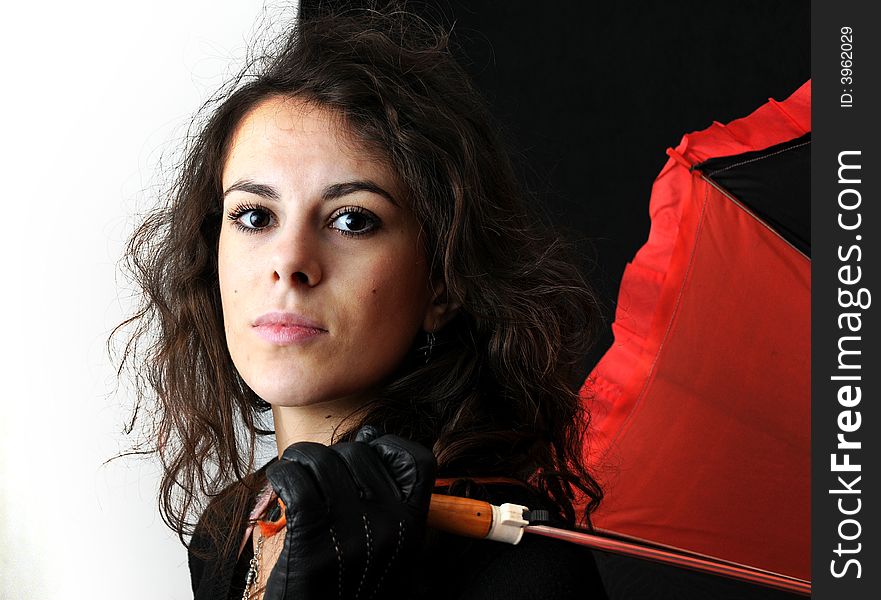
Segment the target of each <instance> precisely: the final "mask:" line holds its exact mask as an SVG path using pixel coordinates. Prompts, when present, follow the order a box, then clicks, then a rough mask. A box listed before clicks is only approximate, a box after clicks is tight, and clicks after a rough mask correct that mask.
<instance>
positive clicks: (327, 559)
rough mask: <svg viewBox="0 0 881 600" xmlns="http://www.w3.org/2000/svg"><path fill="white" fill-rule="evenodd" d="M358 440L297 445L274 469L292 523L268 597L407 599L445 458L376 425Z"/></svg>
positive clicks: (274, 479)
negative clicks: (439, 463) (413, 564)
mask: <svg viewBox="0 0 881 600" xmlns="http://www.w3.org/2000/svg"><path fill="white" fill-rule="evenodd" d="M355 439H356V441H354V442H343V443H339V444H334V445H333V446H329V447H328V446H324V445H322V444H316V443H312V442H300V443H296V444H293V445H291V446H290V447H288V448H287V450H285V451H284V454H283V455H282V457H281V460H279V461H278V462H277V463H275V464H273V465H272V466H271V467H269V469H268V470H267V473H266V474H267V477H268V478H269V481H270V483H271V484H272V487H273V488H274V489H275V491H276V493H278V495H279V497H280V498H281V500H282V501H283V502H284V505H285V518H286V520H287V526H286V531H285V540H284V547H283V548H282V551H281V555H280V556H279V558H278V562H276V564H275V567H274V568H273V569H272V572H271V573H270V575H269V580H268V582H267V586H266V594H265V596H264V598H265V600H294V599H296V600H318V599H321V600H332V599H334V598H337V599H339V600H343V599H352V600H354V599H355V598H359V599H362V600H368V599H370V598H383V599H385V598H396V597H406V595H407V594H406V589H407V587H408V585H407V581H406V576H407V574H408V573H409V572H410V570H409V569H408V568H407V566H408V563H409V562H410V561H411V560H412V559H413V557H414V555H416V554H417V553H418V549H419V548H420V545H421V543H422V537H423V534H424V532H425V521H426V518H427V515H428V505H429V502H430V501H431V492H432V489H433V486H434V478H435V470H436V462H435V459H434V456H433V455H432V453H431V452H430V451H429V450H428V449H427V448H425V447H423V446H420V445H419V444H417V443H415V442H411V441H409V440H405V439H402V438H399V437H397V436H394V435H383V436H382V437H379V434H378V432H377V430H376V429H374V428H372V427H364V428H362V429H361V430H360V431H359V432H358V434H357V436H356V438H355Z"/></svg>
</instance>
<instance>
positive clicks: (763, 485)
mask: <svg viewBox="0 0 881 600" xmlns="http://www.w3.org/2000/svg"><path fill="white" fill-rule="evenodd" d="M810 96H811V86H810V81H808V82H807V83H805V84H804V85H803V86H802V87H800V88H799V89H798V90H797V91H796V92H795V93H793V94H792V96H790V97H789V98H788V99H787V100H785V101H783V102H777V101H774V100H770V101H769V102H768V103H767V104H765V105H763V106H762V107H760V108H759V109H758V110H756V111H755V112H754V113H752V114H751V115H749V116H747V117H745V118H743V119H739V120H736V121H733V122H731V123H729V124H727V125H723V124H720V123H713V125H712V126H710V127H709V128H708V129H705V130H703V131H700V132H697V133H691V134H688V135H685V136H684V137H683V138H682V141H681V142H680V143H679V145H678V146H677V147H676V148H675V149H670V150H668V151H667V154H668V155H669V157H670V158H669V160H668V161H667V163H666V165H665V166H664V168H663V169H662V171H661V173H660V175H659V176H658V177H657V179H656V181H655V184H654V187H653V190H652V196H651V200H650V214H651V219H652V224H651V231H650V234H649V238H648V241H647V242H646V243H645V245H644V246H643V247H642V248H641V249H640V250H639V252H638V253H637V254H636V256H635V257H634V259H633V260H632V262H630V263H629V264H628V265H627V268H626V270H625V272H624V277H623V279H622V282H621V287H620V291H619V296H618V304H617V308H616V314H615V321H614V323H613V325H612V329H613V333H614V336H615V341H614V343H613V345H612V347H611V348H610V349H609V350H608V352H607V353H606V354H605V355H604V356H603V357H602V358H601V360H600V361H599V363H598V364H597V366H596V367H595V369H594V370H593V371H592V372H591V373H590V375H589V376H588V378H587V380H586V382H585V384H584V386H583V388H582V397H583V398H584V399H585V401H586V402H589V404H590V407H591V411H592V435H593V437H592V439H591V444H590V450H589V453H588V456H587V460H588V463H589V464H590V466H591V467H592V468H593V470H594V472H595V473H597V475H598V476H599V478H600V480H601V482H602V484H603V486H604V489H605V492H606V497H605V499H604V501H603V504H602V506H601V507H600V509H599V510H598V511H597V513H596V514H595V517H594V519H595V525H596V526H597V528H598V531H599V533H600V534H601V535H603V536H605V537H608V538H614V539H618V540H624V541H627V542H630V543H631V544H632V545H633V547H636V548H639V547H643V548H649V547H653V548H660V549H663V550H664V551H665V552H667V553H668V554H669V556H671V557H673V556H679V557H680V558H681V557H683V556H697V557H699V558H700V560H698V562H699V563H702V564H703V566H698V567H697V568H700V569H704V570H709V571H714V572H718V573H724V574H727V575H730V576H734V577H739V575H738V573H736V572H734V573H731V572H728V573H726V569H730V568H731V566H732V565H734V566H735V567H737V568H740V567H742V568H743V569H745V570H747V571H754V572H755V573H758V574H761V577H760V578H758V579H755V578H754V579H753V581H759V582H761V583H763V584H765V585H771V586H775V587H778V588H782V589H789V590H795V591H800V592H802V593H805V592H807V591H808V590H809V586H810V584H809V580H810V504H809V498H810V493H809V492H810V489H809V486H810V286H811V277H810V267H811V265H810V217H809V214H810V205H809V198H810V195H809V171H808V168H809V158H810V129H811V125H810ZM656 559H657V557H656ZM659 560H664V559H663V558H660V559H659ZM667 562H676V561H675V560H671V561H667ZM680 564H681V563H680ZM714 564H715V565H716V566H717V568H714V567H713V566H712V565H714ZM707 565H709V567H708V566H707ZM736 570H737V569H735V571H736ZM762 578H764V580H762Z"/></svg>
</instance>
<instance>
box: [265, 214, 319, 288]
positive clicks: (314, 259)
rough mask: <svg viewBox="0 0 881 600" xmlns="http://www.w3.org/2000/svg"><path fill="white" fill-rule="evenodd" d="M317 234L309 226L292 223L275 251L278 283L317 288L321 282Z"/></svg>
mask: <svg viewBox="0 0 881 600" xmlns="http://www.w3.org/2000/svg"><path fill="white" fill-rule="evenodd" d="M320 258H321V257H320V248H319V244H318V234H317V232H315V231H310V228H309V227H308V226H307V225H306V224H303V223H301V224H294V223H289V224H287V227H284V228H283V229H282V230H281V231H280V232H279V235H278V237H277V238H276V240H275V244H274V247H273V249H272V277H273V281H274V282H276V283H279V282H280V283H282V284H284V283H287V284H289V285H292V286H294V287H296V286H299V285H306V286H308V287H314V286H316V285H318V282H319V281H321V274H322V273H321V260H320Z"/></svg>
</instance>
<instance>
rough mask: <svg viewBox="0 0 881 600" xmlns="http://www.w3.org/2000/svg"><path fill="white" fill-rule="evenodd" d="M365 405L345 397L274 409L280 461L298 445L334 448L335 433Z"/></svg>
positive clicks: (275, 407)
mask: <svg viewBox="0 0 881 600" xmlns="http://www.w3.org/2000/svg"><path fill="white" fill-rule="evenodd" d="M363 405H364V401H363V399H358V400H354V399H351V398H341V399H337V400H329V401H327V402H322V403H320V404H312V405H309V406H273V407H272V418H273V421H274V422H275V443H276V446H277V447H278V456H279V458H281V455H282V454H283V453H284V451H285V449H287V447H288V446H290V445H291V444H294V443H296V442H317V443H319V444H324V445H330V443H331V438H332V437H333V433H334V430H335V429H336V428H337V427H339V426H340V424H341V423H343V421H345V420H347V419H346V417H348V416H350V415H351V414H352V413H353V412H355V411H356V410H357V409H358V408H360V407H361V406H363ZM344 426H345V424H344Z"/></svg>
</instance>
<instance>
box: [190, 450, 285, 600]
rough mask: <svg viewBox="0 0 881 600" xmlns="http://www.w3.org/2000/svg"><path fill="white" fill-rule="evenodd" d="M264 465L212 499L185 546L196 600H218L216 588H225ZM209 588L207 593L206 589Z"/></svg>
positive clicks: (261, 479)
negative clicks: (209, 599)
mask: <svg viewBox="0 0 881 600" xmlns="http://www.w3.org/2000/svg"><path fill="white" fill-rule="evenodd" d="M267 466H268V464H267V465H264V466H263V467H262V468H261V469H260V470H258V471H257V472H256V473H254V474H252V475H251V476H249V477H248V478H247V479H246V480H245V481H236V482H233V483H232V484H230V485H228V486H227V487H226V488H224V489H223V490H222V491H221V492H220V493H219V494H217V495H216V496H214V497H213V498H212V499H211V500H210V501H209V502H208V504H207V506H206V507H205V510H204V511H203V512H202V514H201V515H200V517H199V520H198V522H197V524H196V527H195V529H194V531H193V535H192V537H191V538H190V542H189V544H188V545H187V561H188V565H189V570H190V583H191V585H192V588H193V593H194V595H195V597H196V598H213V597H224V598H225V597H226V595H225V594H223V595H222V596H218V595H217V594H216V593H215V592H216V590H215V588H218V587H221V588H222V587H223V582H226V583H227V584H228V582H229V578H230V576H231V575H232V571H233V569H234V568H235V565H236V563H237V558H238V555H239V548H240V541H241V539H242V536H243V534H244V531H245V528H246V527H247V516H248V512H249V511H250V509H251V507H252V505H253V503H254V499H255V496H256V494H255V492H254V490H255V489H256V488H257V487H259V486H260V484H261V482H262V481H263V479H264V477H263V475H264V473H265V469H266V467H267ZM209 588H210V589H209Z"/></svg>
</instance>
